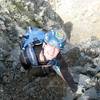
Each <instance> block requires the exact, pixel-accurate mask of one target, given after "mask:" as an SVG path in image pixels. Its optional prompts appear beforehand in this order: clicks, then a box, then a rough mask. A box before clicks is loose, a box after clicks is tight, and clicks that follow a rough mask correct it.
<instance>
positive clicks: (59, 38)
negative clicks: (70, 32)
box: [44, 30, 66, 49]
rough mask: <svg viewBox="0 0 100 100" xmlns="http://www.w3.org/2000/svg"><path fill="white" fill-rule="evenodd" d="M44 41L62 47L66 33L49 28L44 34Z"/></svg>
mask: <svg viewBox="0 0 100 100" xmlns="http://www.w3.org/2000/svg"><path fill="white" fill-rule="evenodd" d="M44 41H45V42H46V43H48V44H50V45H52V46H54V47H56V48H59V49H63V48H64V45H65V42H66V34H65V33H64V32H63V31H59V32H58V31H57V30H50V31H49V32H47V33H46V34H45V38H44Z"/></svg>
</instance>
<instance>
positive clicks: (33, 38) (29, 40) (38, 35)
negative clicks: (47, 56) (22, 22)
mask: <svg viewBox="0 0 100 100" xmlns="http://www.w3.org/2000/svg"><path fill="white" fill-rule="evenodd" d="M44 36H45V32H44V31H43V30H42V29H40V28H36V27H29V28H28V30H27V31H26V33H25V35H24V36H23V39H22V49H25V48H26V47H27V46H28V45H30V44H33V45H38V44H42V43H43V41H44Z"/></svg>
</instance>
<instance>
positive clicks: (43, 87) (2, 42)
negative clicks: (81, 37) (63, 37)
mask: <svg viewBox="0 0 100 100" xmlns="http://www.w3.org/2000/svg"><path fill="white" fill-rule="evenodd" d="M77 1H78V0H77ZM54 15H56V19H57V21H56V20H55V16H54ZM51 25H55V26H57V27H62V28H63V30H64V31H65V32H66V33H67V35H68V38H69V39H70V37H71V36H70V32H71V30H72V23H71V22H70V21H69V22H67V23H66V24H65V23H64V21H63V20H62V19H61V17H60V16H59V15H58V14H57V13H55V12H54V11H53V8H52V7H51V5H50V4H49V3H48V2H47V0H45V1H44V0H16V1H15V0H0V100H73V94H72V93H71V92H70V90H69V89H68V86H67V84H66V83H65V82H64V81H63V80H62V79H61V78H60V77H59V76H57V75H55V74H54V75H53V74H50V75H48V76H45V77H35V76H31V77H30V75H29V73H28V72H23V71H21V70H20V68H21V64H20V62H19V54H20V37H21V35H22V34H23V33H24V32H25V30H26V28H27V26H38V27H42V28H44V29H46V30H48V29H50V28H51ZM93 32H94V31H93ZM62 54H63V56H64V58H65V60H66V62H67V63H68V66H69V70H70V72H71V73H72V75H73V77H74V80H75V81H76V82H79V83H82V82H83V83H84V86H85V92H84V95H82V96H81V97H80V98H78V100H88V99H89V100H91V99H92V100H100V40H99V39H97V38H95V37H92V38H90V39H88V40H87V41H84V42H82V43H79V44H78V45H75V46H73V45H70V44H67V45H66V46H65V49H64V52H63V53H62ZM81 78H83V80H82V81H81V80H80V79H81ZM85 80H87V81H85ZM89 83H91V84H89ZM91 91H92V92H91ZM90 94H94V96H93V97H92V98H91V95H90ZM68 98H70V99H68Z"/></svg>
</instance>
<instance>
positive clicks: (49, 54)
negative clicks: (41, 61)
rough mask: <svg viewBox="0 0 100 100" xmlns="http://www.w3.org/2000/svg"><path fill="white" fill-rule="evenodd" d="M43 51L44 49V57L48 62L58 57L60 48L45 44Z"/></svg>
mask: <svg viewBox="0 0 100 100" xmlns="http://www.w3.org/2000/svg"><path fill="white" fill-rule="evenodd" d="M43 49H44V56H45V58H46V60H52V59H54V58H56V56H57V55H58V53H59V51H60V50H59V49H58V48H56V47H54V46H51V45H50V44H47V43H44V44H43Z"/></svg>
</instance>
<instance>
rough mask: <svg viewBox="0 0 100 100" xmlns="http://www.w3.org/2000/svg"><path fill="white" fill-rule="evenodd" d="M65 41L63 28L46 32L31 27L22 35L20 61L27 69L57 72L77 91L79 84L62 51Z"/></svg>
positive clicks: (46, 72)
mask: <svg viewBox="0 0 100 100" xmlns="http://www.w3.org/2000/svg"><path fill="white" fill-rule="evenodd" d="M65 43H66V34H65V33H64V32H63V31H62V30H58V29H52V30H50V31H47V32H46V31H44V30H42V29H40V28H36V27H29V28H28V30H27V31H26V33H25V34H24V36H23V37H22V43H21V54H20V61H21V64H22V66H23V68H24V69H25V70H34V69H35V68H41V71H43V73H45V74H48V73H50V72H55V73H57V74H58V75H59V76H60V77H61V78H62V79H63V80H64V81H66V82H67V83H68V84H69V86H70V88H71V90H72V91H73V92H76V90H77V86H76V84H75V82H74V80H73V78H72V76H71V74H70V73H69V71H68V68H67V64H66V62H65V61H64V59H63V57H62V55H61V52H60V51H61V50H62V49H63V48H64V45H65Z"/></svg>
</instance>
